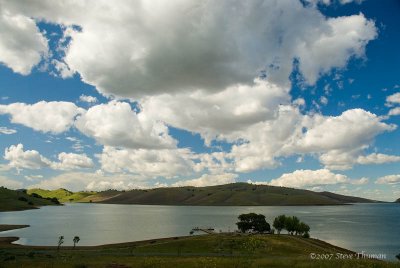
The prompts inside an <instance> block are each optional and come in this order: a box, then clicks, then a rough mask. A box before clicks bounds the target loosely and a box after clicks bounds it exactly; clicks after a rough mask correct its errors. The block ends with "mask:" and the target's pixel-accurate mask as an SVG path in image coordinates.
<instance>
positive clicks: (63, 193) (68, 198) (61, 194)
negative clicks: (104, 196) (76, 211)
mask: <svg viewBox="0 0 400 268" xmlns="http://www.w3.org/2000/svg"><path fill="white" fill-rule="evenodd" d="M28 194H37V195H40V196H42V197H50V198H53V197H55V198H57V199H58V200H59V201H60V202H63V203H65V202H78V201H80V200H81V199H83V198H85V197H88V196H91V195H95V194H97V193H96V192H75V193H74V192H71V191H68V190H66V189H62V188H60V189H57V190H43V189H29V190H28Z"/></svg>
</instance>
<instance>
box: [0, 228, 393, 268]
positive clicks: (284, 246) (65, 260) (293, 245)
mask: <svg viewBox="0 0 400 268" xmlns="http://www.w3.org/2000/svg"><path fill="white" fill-rule="evenodd" d="M311 253H318V254H334V255H333V257H332V259H330V260H313V259H311V258H310V254H311ZM336 253H343V254H353V253H352V252H350V251H348V250H345V249H342V248H338V247H335V246H332V245H330V244H327V243H325V242H323V241H319V240H315V239H304V238H300V237H292V236H287V235H251V236H248V235H228V234H218V235H204V236H195V237H178V238H170V239H155V240H149V241H141V242H132V243H123V244H116V245H105V246H98V247H77V248H76V249H72V248H70V247H69V248H61V250H60V251H59V252H57V249H56V248H55V247H25V246H22V247H21V246H15V245H13V246H4V247H0V267H173V268H179V267H185V268H186V267H189V268H190V267H349V268H350V267H351V268H353V267H366V268H368V267H371V268H372V267H399V265H398V264H396V263H389V262H384V261H377V260H362V259H353V260H338V259H336ZM118 265H119V266H118Z"/></svg>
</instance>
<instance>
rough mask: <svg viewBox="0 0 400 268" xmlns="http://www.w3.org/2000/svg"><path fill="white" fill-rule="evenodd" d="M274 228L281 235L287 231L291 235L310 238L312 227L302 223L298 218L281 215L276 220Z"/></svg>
mask: <svg viewBox="0 0 400 268" xmlns="http://www.w3.org/2000/svg"><path fill="white" fill-rule="evenodd" d="M273 226H274V228H275V229H276V231H277V232H278V234H280V233H281V231H282V230H283V229H285V230H286V231H287V232H288V233H289V234H291V235H293V234H295V235H302V236H303V237H310V234H309V232H310V226H308V225H307V224H305V223H304V222H302V221H300V219H299V218H297V217H296V216H285V215H279V216H278V217H276V218H275V219H274V223H273Z"/></svg>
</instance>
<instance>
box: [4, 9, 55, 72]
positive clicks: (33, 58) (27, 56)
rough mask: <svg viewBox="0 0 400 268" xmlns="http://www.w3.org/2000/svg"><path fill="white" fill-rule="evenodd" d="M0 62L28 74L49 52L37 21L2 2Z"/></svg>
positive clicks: (15, 70)
mask: <svg viewBox="0 0 400 268" xmlns="http://www.w3.org/2000/svg"><path fill="white" fill-rule="evenodd" d="M0 32H1V38H0V63H3V64H4V65H6V66H7V67H9V68H11V69H12V70H13V71H14V72H16V73H20V74H23V75H28V74H29V73H30V72H31V70H32V68H33V67H34V66H35V65H37V64H38V63H39V62H40V61H41V59H42V58H43V57H44V56H46V55H47V53H48V45H47V40H46V38H45V37H44V36H43V35H42V33H41V32H40V31H39V29H38V27H37V26H36V23H35V21H34V20H33V19H32V18H30V17H27V16H23V15H20V14H15V13H13V12H10V11H9V10H8V9H7V6H6V4H5V3H3V2H0Z"/></svg>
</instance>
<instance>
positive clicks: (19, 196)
mask: <svg viewBox="0 0 400 268" xmlns="http://www.w3.org/2000/svg"><path fill="white" fill-rule="evenodd" d="M57 204H58V203H57V201H55V200H51V199H50V198H49V199H46V198H40V197H34V196H31V195H29V194H27V193H26V192H25V191H23V190H21V191H19V190H18V191H16V190H10V189H7V188H4V187H0V211H14V210H25V209H33V208H37V207H39V206H48V205H57Z"/></svg>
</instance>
